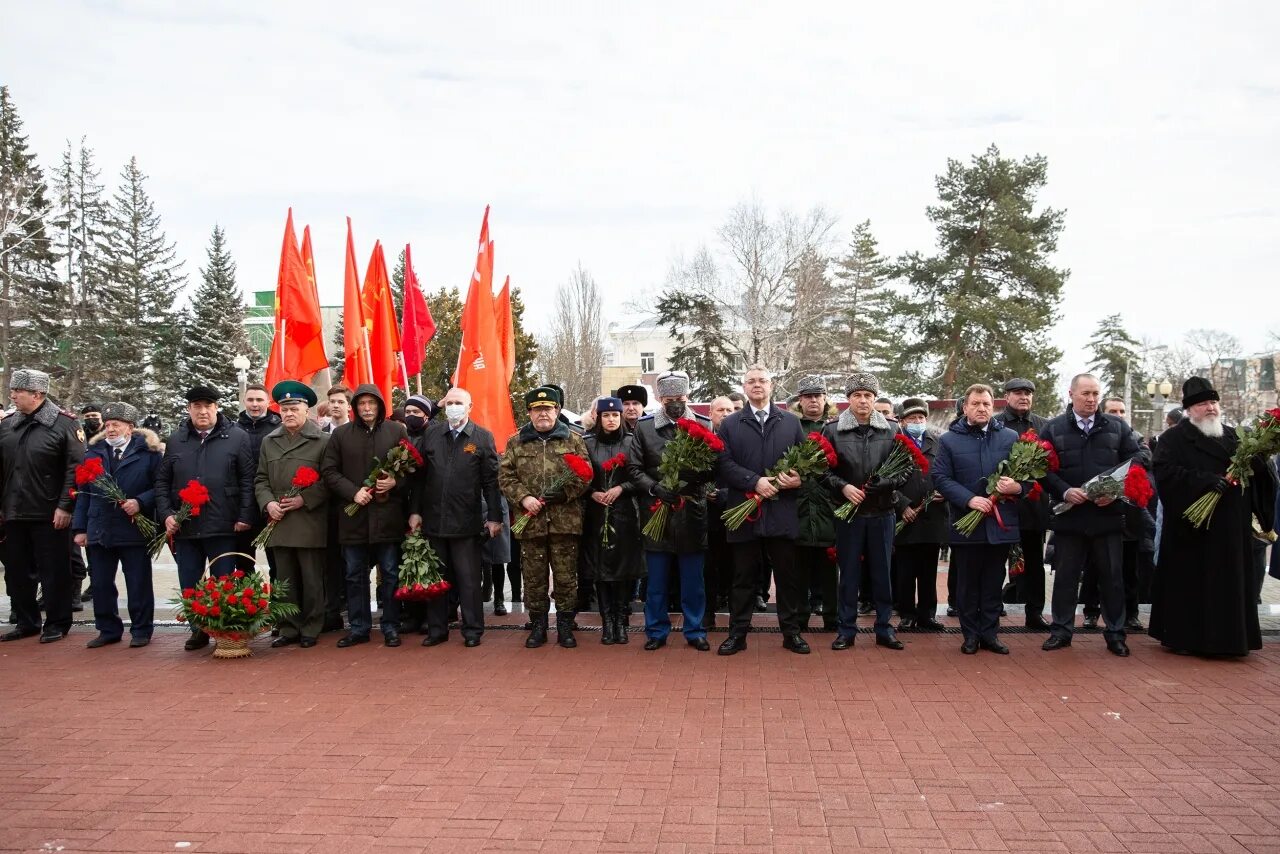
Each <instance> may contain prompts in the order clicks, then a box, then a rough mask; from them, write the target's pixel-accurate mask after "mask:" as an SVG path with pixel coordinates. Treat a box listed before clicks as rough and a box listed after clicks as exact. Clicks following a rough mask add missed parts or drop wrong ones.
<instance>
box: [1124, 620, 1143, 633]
mask: <svg viewBox="0 0 1280 854" xmlns="http://www.w3.org/2000/svg"><path fill="white" fill-rule="evenodd" d="M1124 630H1125V631H1126V632H1140V631H1142V630H1143V625H1142V622H1141V621H1140V620H1138V618H1137V617H1130V618H1129V619H1127V620H1125V621H1124Z"/></svg>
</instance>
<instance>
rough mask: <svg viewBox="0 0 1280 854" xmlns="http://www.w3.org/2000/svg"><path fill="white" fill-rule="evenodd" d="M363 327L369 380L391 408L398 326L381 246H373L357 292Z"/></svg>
mask: <svg viewBox="0 0 1280 854" xmlns="http://www.w3.org/2000/svg"><path fill="white" fill-rule="evenodd" d="M361 303H362V305H363V308H364V324H365V328H366V329H368V330H369V368H370V370H371V372H372V374H373V378H372V379H371V380H370V382H372V383H373V384H374V385H376V386H377V387H378V388H379V389H380V390H381V391H382V397H383V400H385V401H386V404H387V408H388V410H390V408H391V390H392V389H393V388H395V387H396V386H397V385H401V384H402V381H401V376H402V374H401V366H400V326H399V324H397V323H396V306H395V303H394V302H392V299H391V278H390V277H389V276H388V275H387V259H386V257H385V256H384V255H383V254H382V242H381V241H379V242H377V243H375V244H374V245H373V255H371V256H370V257H369V267H368V269H367V270H366V271H365V274H364V290H363V291H362V292H361Z"/></svg>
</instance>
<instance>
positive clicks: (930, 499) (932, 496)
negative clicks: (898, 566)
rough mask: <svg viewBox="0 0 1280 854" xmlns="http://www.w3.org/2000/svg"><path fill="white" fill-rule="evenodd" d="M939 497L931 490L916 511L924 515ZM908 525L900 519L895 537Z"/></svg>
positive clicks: (894, 528) (904, 520)
mask: <svg viewBox="0 0 1280 854" xmlns="http://www.w3.org/2000/svg"><path fill="white" fill-rule="evenodd" d="M926 459H927V458H926ZM1037 485H1038V484H1037ZM938 496H939V493H938V490H936V489H931V490H929V494H928V495H926V496H925V497H924V499H923V500H922V501H921V502H920V504H919V505H918V506H917V507H916V511H917V512H918V513H920V514H923V513H924V511H925V508H927V507H928V506H929V504H930V503H931V502H933V501H937V500H938ZM919 518H920V516H916V519H919ZM912 521H915V520H914V519H913V520H912ZM908 524H909V523H908V522H907V520H906V519H899V520H898V524H896V525H894V526H893V535H894V536H895V537H896V536H898V535H899V534H901V533H902V529H903V528H905V527H907V525H908Z"/></svg>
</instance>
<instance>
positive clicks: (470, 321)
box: [453, 207, 516, 453]
mask: <svg viewBox="0 0 1280 854" xmlns="http://www.w3.org/2000/svg"><path fill="white" fill-rule="evenodd" d="M493 302H494V300H493V244H492V243H490V241H489V208H487V207H486V208H485V209H484V223H483V224H482V225H481V227H480V244H479V246H478V247H477V249H476V266H475V271H474V272H473V273H472V275H471V286H470V288H468V290H467V303H466V305H465V306H463V309H462V324H461V325H462V347H461V349H460V350H459V352H458V370H457V372H456V373H455V374H454V377H453V384H454V385H455V386H457V387H458V388H462V389H466V390H467V391H468V392H470V393H471V403H472V407H471V418H472V420H474V421H475V422H476V423H477V424H479V425H480V426H481V427H484V428H486V429H488V430H489V432H491V433H492V434H493V439H494V442H495V443H496V444H497V446H498V452H499V453H501V452H502V451H504V450H505V449H506V447H507V439H508V438H510V437H511V435H512V434H514V433H515V432H516V420H515V416H514V415H513V414H512V412H511V395H510V394H509V393H508V392H507V377H506V366H505V364H504V363H503V361H502V345H501V343H500V341H499V337H498V329H497V325H496V324H495V323H494V316H493Z"/></svg>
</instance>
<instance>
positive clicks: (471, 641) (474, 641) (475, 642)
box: [462, 638, 480, 648]
mask: <svg viewBox="0 0 1280 854" xmlns="http://www.w3.org/2000/svg"><path fill="white" fill-rule="evenodd" d="M462 645H463V646H465V647H468V648H470V647H473V646H479V645H480V638H467V639H466V640H464V641H463V642H462Z"/></svg>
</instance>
